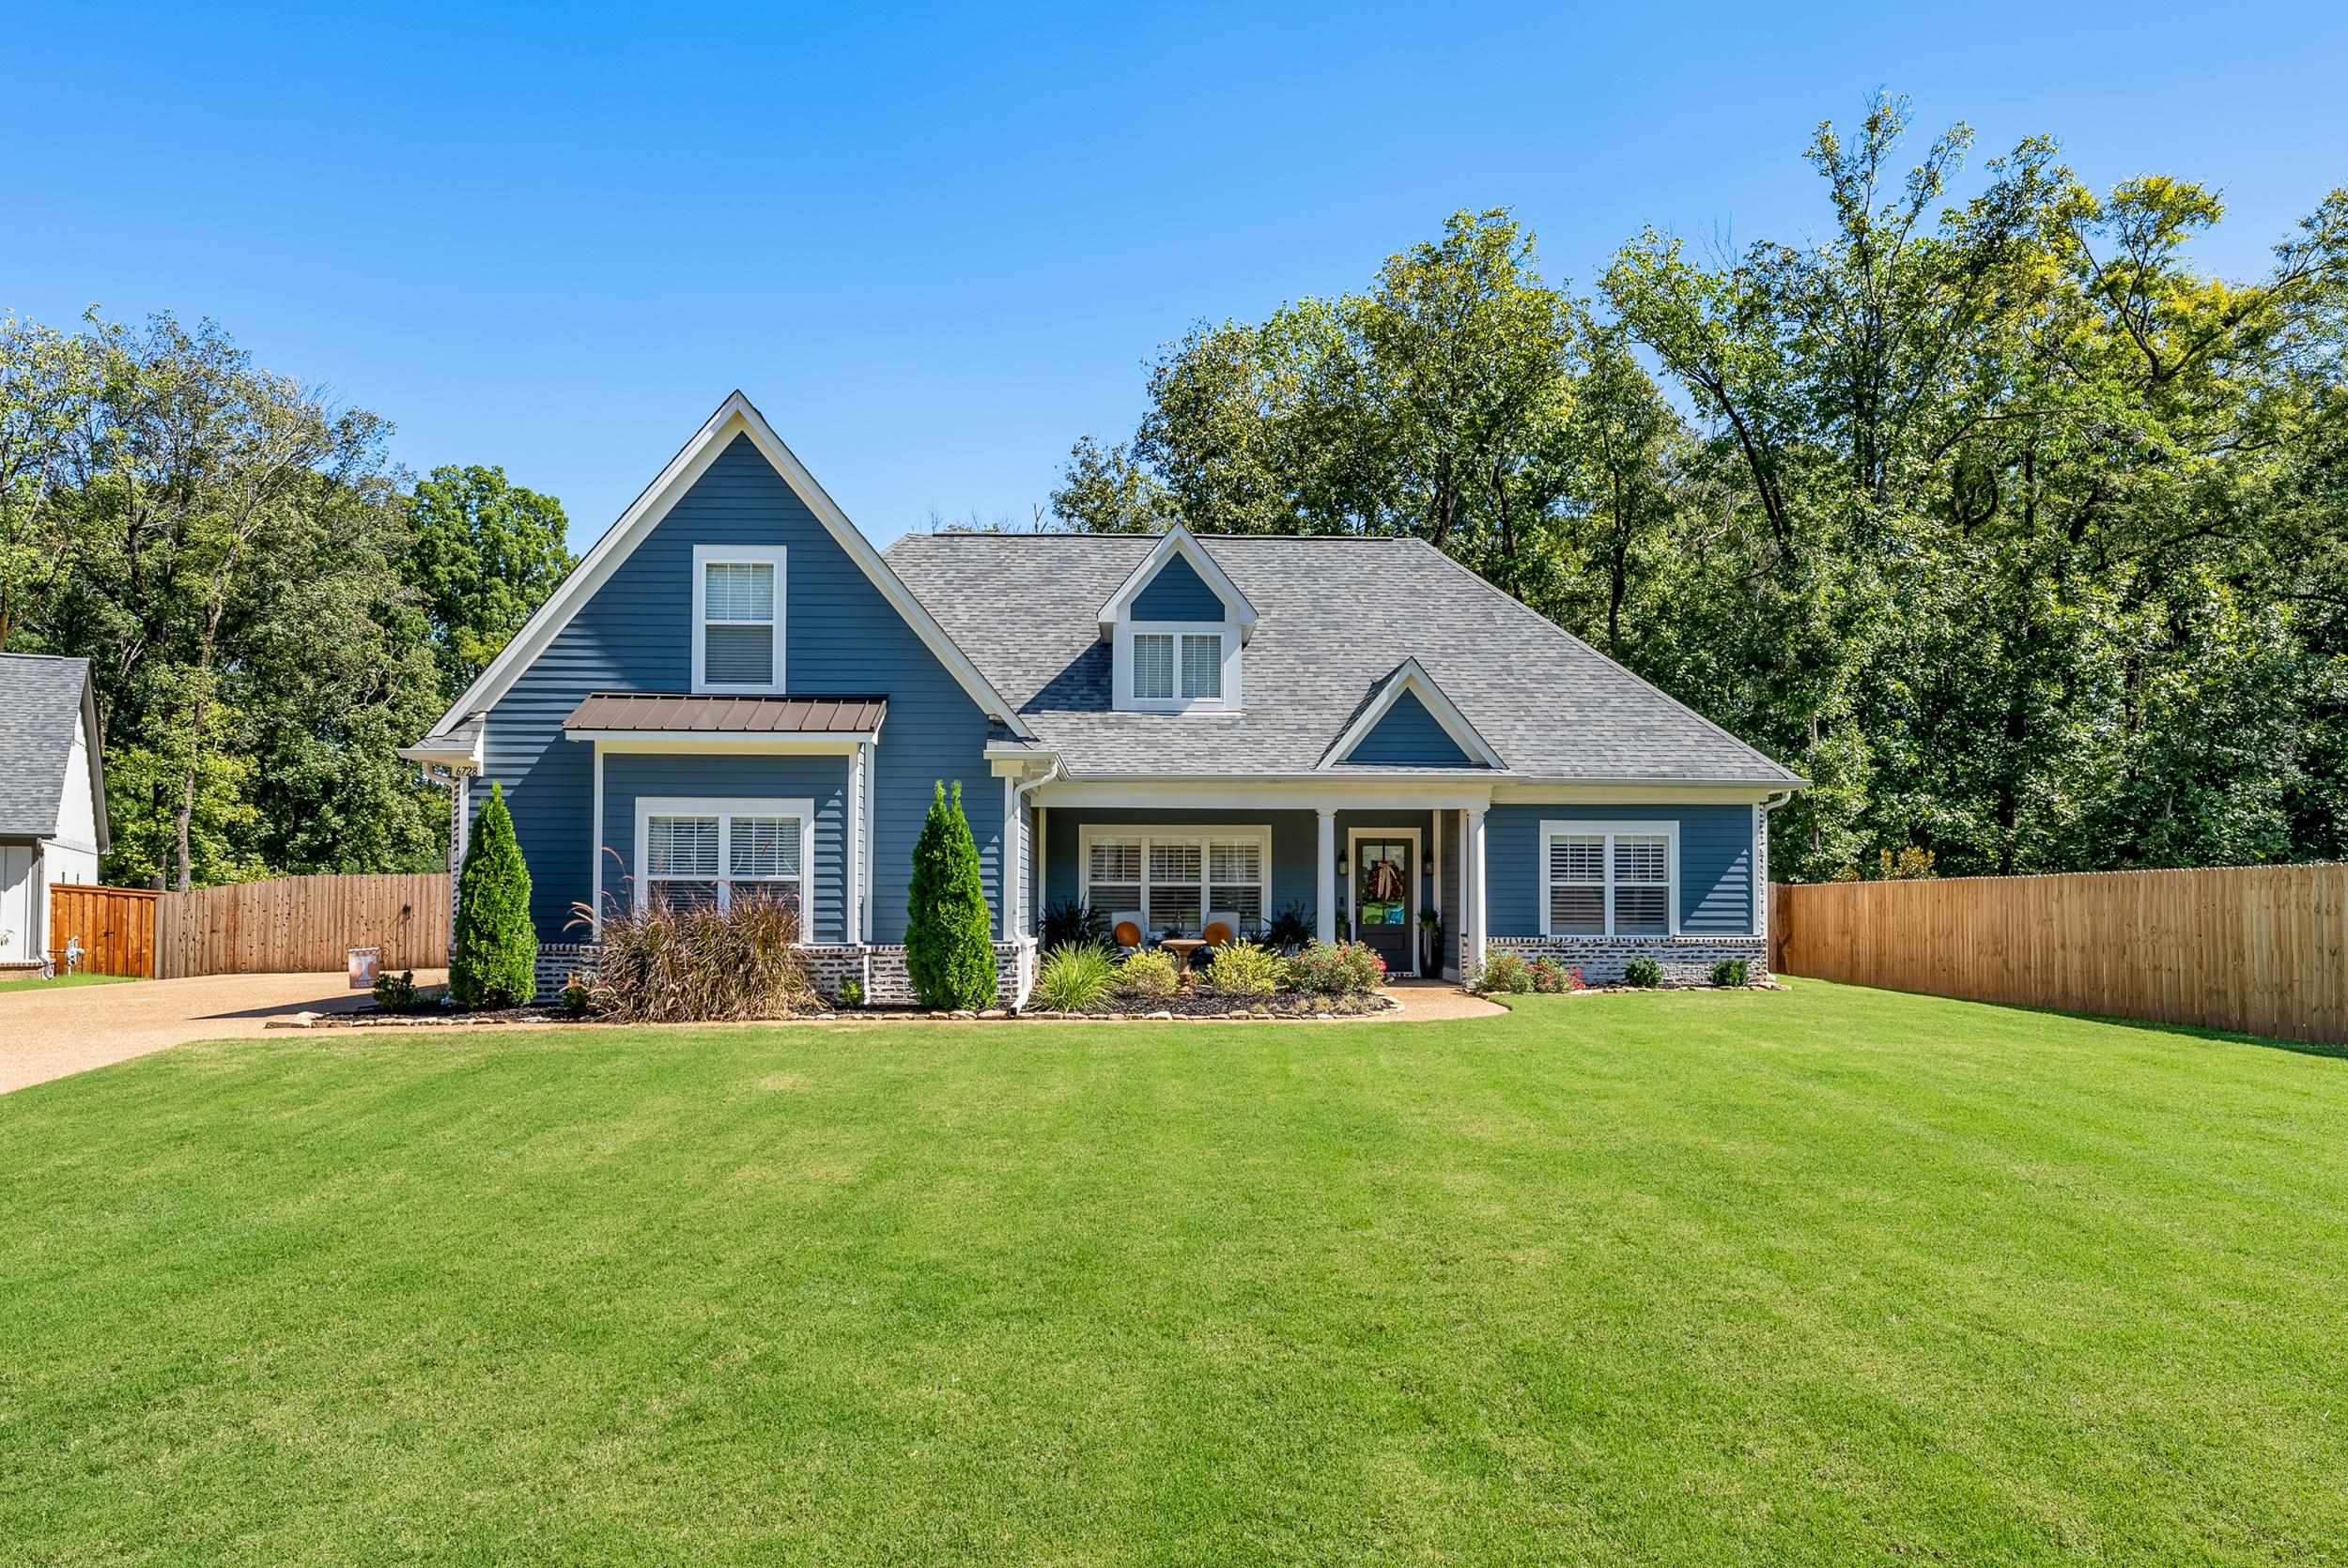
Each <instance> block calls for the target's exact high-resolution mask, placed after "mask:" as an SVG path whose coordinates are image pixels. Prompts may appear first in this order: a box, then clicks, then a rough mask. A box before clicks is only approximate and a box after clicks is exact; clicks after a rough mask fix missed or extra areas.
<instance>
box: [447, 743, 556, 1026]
mask: <svg viewBox="0 0 2348 1568" xmlns="http://www.w3.org/2000/svg"><path fill="white" fill-rule="evenodd" d="M537 991H538V932H537V930H536V928H534V927H533V926H532V925H531V923H530V868H529V867H527V866H525V865H523V864H522V847H521V844H520V843H519V842H518V841H517V839H516V838H515V837H514V819H513V816H512V815H511V814H510V813H509V812H507V810H506V809H505V787H504V786H503V785H502V784H492V785H490V786H489V798H488V800H487V803H486V804H484V805H483V807H481V815H480V817H479V819H478V820H476V821H475V822H474V823H473V828H472V841H471V843H470V844H468V845H467V846H466V847H465V865H464V869H462V870H461V871H459V872H458V873H457V877H456V932H455V935H454V937H453V939H452V941H451V943H450V950H449V959H448V993H449V996H450V998H451V999H452V1000H453V1001H455V1002H456V1005H457V1006H458V1007H521V1006H523V1005H524V1004H526V1003H527V1002H529V1000H530V999H531V998H532V997H533V996H534V995H536V994H537Z"/></svg>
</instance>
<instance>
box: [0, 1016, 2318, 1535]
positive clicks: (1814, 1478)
mask: <svg viewBox="0 0 2348 1568" xmlns="http://www.w3.org/2000/svg"><path fill="white" fill-rule="evenodd" d="M0 1347H4V1348H0V1455H5V1456H6V1460H5V1463H0V1560H32V1561H50V1560H58V1561H66V1562H84V1561H89V1562H98V1561H108V1562H112V1561H122V1560H130V1561H154V1562H165V1561H170V1562H181V1561H185V1562H249V1563H286V1562H329V1561H331V1562H394V1561H399V1562H409V1561H424V1562H478V1563H502V1562H521V1561H528V1562H548V1563H554V1562H564V1563H568V1562H589V1561H641V1562H684V1561H688V1560H689V1561H728V1560H732V1561H800V1562H809V1563H861V1562H874V1563H878V1562H889V1563H904V1562H927V1561H936V1562H946V1561H1047V1562H1054V1563H1091V1562H1120V1561H1148V1562H1191V1563H1202V1564H1204V1563H1228V1562H1244V1561H1267V1560H1286V1561H1309V1562H1325V1563H1352V1562H1365V1561H1367V1562H1425V1561H1451V1560H1460V1561H1510V1562H1517V1561H1524V1562H1530V1561H1557V1560H1587V1561H1592V1562H1601V1561H1603V1562H1619V1561H1658V1562H1688V1563H1704V1564H1719V1563H1731V1562H1743V1563H1755V1564H1759V1563H1770V1564H1774V1563H1784V1562H1805V1561H1820V1562H1822V1561H1853V1560H1869V1561H1877V1560H1906V1561H1926V1562H1946V1563H1974V1562H2000V1561H2028V1560H2056V1559H2067V1558H2086V1559H2091V1560H2102V1561H2109V1562H2119V1561H2126V1562H2139V1561H2164V1560H2166V1561H2180V1562H2182V1561H2204V1560H2234V1561H2256V1562H2272V1561H2296V1560H2321V1559H2325V1558H2326V1557H2327V1556H2336V1555H2337V1554H2340V1552H2342V1551H2343V1550H2348V1059H2342V1058H2341V1057H2340V1056H2339V1055H2327V1054H2323V1053H2313V1052H2307V1051H2294V1050H2288V1049H2282V1048H2278V1047H2273V1046H2267V1045H2261V1044H2257V1043H2251V1042H2244V1041H2239V1040H2230V1039H2221V1038H2202V1037H2196V1036H2193V1035H2190V1034H2185V1033H2178V1032H2171V1031H2164V1030H2155V1029H2141V1028H2133V1027H2128V1026H2124V1025H2118V1024H2108V1023H2096V1022H2086V1021H2082V1020H2076V1019H2067V1018H2059V1017H2051V1016H2047V1015H2041V1014H2032V1013H2026V1012H2017V1011H2008V1010H2001V1009H1996V1008H1989V1007H1974V1006H1970V1005H1967V1004H1964V1003H1955V1002H1941V1001H1934V1000H1927V999H1920V998H1913V997H1905V996H1896V995H1892V994H1888V993H1883V992H1866V991H1858V990H1849V989H1842V988H1836V987H1831V986H1827V985H1823V984H1817V983H1802V984H1800V985H1799V986H1798V988H1797V989H1796V990H1794V991H1793V992H1790V993H1780V994H1769V993H1761V992H1751V993H1737V994H1708V993H1683V994H1664V995H1624V996H1606V997H1597V998H1581V999H1572V998H1550V997H1528V998H1524V999H1523V1000H1522V1005H1521V1008H1520V1010H1519V1011H1518V1012H1517V1013H1516V1014H1515V1015H1514V1016H1512V1017H1510V1018H1507V1019H1505V1020H1499V1021H1491V1022H1476V1023H1473V1024H1470V1023H1457V1024H1322V1025H1263V1026H1255V1027H1248V1026H1229V1025H1214V1026H1209V1027H1187V1026H1181V1025H1128V1026H1120V1027H1101V1026H1093V1027H1087V1026H1082V1025H1048V1026H1047V1025H1036V1026H1023V1027H1016V1028H1008V1027H1001V1026H987V1025H983V1024H980V1025H954V1026H946V1025H939V1026H906V1025H897V1026H881V1025H869V1026H840V1027H832V1028H799V1029H788V1030H758V1029H734V1030H710V1031H706V1032H691V1033H687V1032H668V1031H662V1032H620V1031H604V1032H597V1031H592V1030H575V1031H566V1032H562V1033H539V1034H504V1035H486V1036H485V1035H441V1034H429V1035H420V1034H412V1033H406V1032H391V1031H384V1032H375V1033H337V1034H319V1035H306V1036H301V1035H297V1036H277V1037H272V1038H267V1039H264V1040H257V1041H247V1042H241V1043H235V1044H222V1045H213V1046H195V1047H188V1048H183V1049H180V1050H177V1051H172V1052H167V1053H162V1054H161V1055H156V1056H150V1057H147V1058H145V1059H143V1060H139V1061H135V1062H131V1063H127V1064H125V1065H123V1066H121V1067H118V1068H110V1069H108V1070H105V1071H102V1072H98V1073H93V1074H89V1075H87V1076H85V1077H81V1078H76V1079H71V1080H68V1081H65V1082H62V1083H55V1084H45V1085H42V1086H40V1087H37V1088H33V1089H29V1090H26V1091H23V1092H22V1093H19V1094H15V1095H10V1096H7V1097H5V1098H0Z"/></svg>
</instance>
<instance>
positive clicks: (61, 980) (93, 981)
mask: <svg viewBox="0 0 2348 1568" xmlns="http://www.w3.org/2000/svg"><path fill="white" fill-rule="evenodd" d="M136 978H137V976H134V975H88V974H73V975H59V976H55V977H54V978H53V979H46V980H44V979H42V978H41V977H40V976H38V975H35V976H30V977H29V978H26V979H22V980H0V991H56V990H59V989H61V988H63V987H66V986H115V985H121V984H124V983H125V982H127V981H130V980H133V979H136Z"/></svg>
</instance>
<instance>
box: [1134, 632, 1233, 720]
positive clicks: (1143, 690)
mask: <svg viewBox="0 0 2348 1568" xmlns="http://www.w3.org/2000/svg"><path fill="white" fill-rule="evenodd" d="M1115 647H1116V653H1117V668H1116V674H1115V680H1114V689H1113V692H1112V698H1113V700H1114V703H1115V706H1117V707H1118V708H1120V709H1121V710H1124V711H1126V712H1141V713H1164V714H1179V713H1187V712H1190V711H1192V710H1194V709H1197V710H1202V711H1205V712H1209V713H1234V712H1237V711H1238V709H1239V706H1240V700H1239V699H1240V684H1241V683H1240V643H1239V632H1238V630H1237V629H1236V628H1235V627H1231V626H1228V625H1226V626H1215V625H1211V624H1207V623H1187V622H1180V621H1151V622H1142V623H1137V624H1136V623H1124V622H1120V623H1119V624H1118V626H1117V630H1116V638H1115Z"/></svg>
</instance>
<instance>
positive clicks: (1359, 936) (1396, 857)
mask: <svg viewBox="0 0 2348 1568" xmlns="http://www.w3.org/2000/svg"><path fill="white" fill-rule="evenodd" d="M1416 892H1417V888H1416V886H1415V884H1414V879H1413V866H1412V865H1411V841H1410V840H1409V839H1408V838H1357V839H1355V840H1354V842H1353V935H1354V937H1355V939H1356V940H1358V941H1361V942H1365V943H1367V944H1368V945H1369V947H1370V949H1371V951H1373V952H1375V953H1376V954H1377V955H1378V956H1379V957H1380V958H1382V959H1383V960H1384V961H1385V963H1386V973H1387V974H1389V975H1415V974H1416V973H1418V962H1417V954H1418V935H1417V921H1418V910H1417V909H1416V907H1415V905H1416V904H1417V902H1418V900H1417V899H1416V897H1415V896H1414V895H1415V894H1416Z"/></svg>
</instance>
